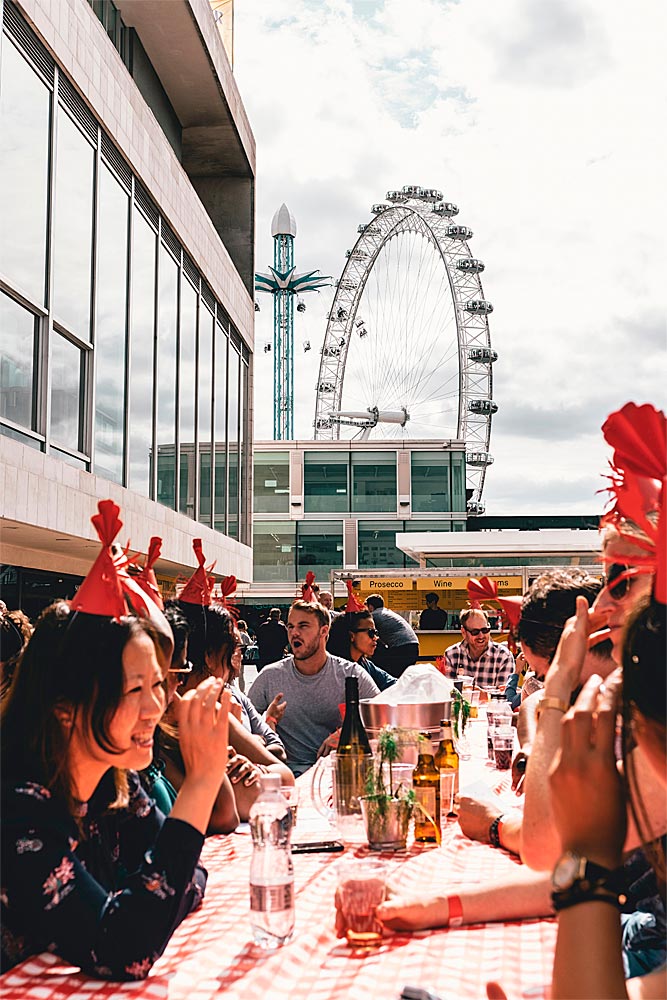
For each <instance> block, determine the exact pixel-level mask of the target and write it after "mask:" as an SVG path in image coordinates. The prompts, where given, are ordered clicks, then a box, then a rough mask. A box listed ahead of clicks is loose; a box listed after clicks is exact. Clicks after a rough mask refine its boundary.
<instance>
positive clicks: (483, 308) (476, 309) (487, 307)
mask: <svg viewBox="0 0 667 1000" xmlns="http://www.w3.org/2000/svg"><path fill="white" fill-rule="evenodd" d="M463 308H464V309H465V310H466V312H469V313H475V314H476V315H481V316H488V315H489V313H492V312H493V306H492V305H491V303H490V302H487V301H486V299H468V301H467V302H466V304H465V306H464V307H463Z"/></svg>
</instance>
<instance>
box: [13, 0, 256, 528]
mask: <svg viewBox="0 0 667 1000" xmlns="http://www.w3.org/2000/svg"><path fill="white" fill-rule="evenodd" d="M11 6H12V5H10V4H8V3H7V4H5V14H7V11H8V9H9V8H10V7H11ZM92 6H93V8H94V9H95V11H96V13H98V16H100V17H101V19H102V20H103V23H104V24H105V27H107V30H108V32H109V34H110V36H112V40H117V39H118V38H120V34H119V33H121V30H122V27H123V26H122V24H121V22H120V18H118V20H116V19H115V17H116V14H117V12H115V14H114V12H113V10H112V8H113V5H105V4H95V3H93V4H92ZM110 12H111V13H110ZM111 14H113V18H111ZM16 16H17V15H16V14H13V17H14V18H15V17H16ZM105 18H106V20H105ZM110 18H111V20H110ZM112 21H113V23H112ZM14 23H16V22H14ZM3 28H4V36H3V43H2V75H1V79H0V135H1V136H2V145H3V157H2V163H1V166H0V217H1V218H2V220H3V221H2V226H3V235H4V238H3V239H2V240H0V283H1V290H0V322H1V324H2V338H1V340H0V433H3V434H7V435H9V436H11V437H13V438H17V439H19V440H21V441H23V442H24V443H26V444H30V445H31V446H32V447H37V448H39V449H41V450H42V451H44V452H47V453H50V454H56V455H57V456H58V457H60V458H62V459H63V460H64V461H67V462H69V463H71V464H74V465H76V466H77V467H78V468H81V469H84V470H87V471H89V472H94V473H96V474H98V475H100V476H102V477H103V478H104V479H107V480H110V481H113V482H115V483H118V484H119V485H123V486H127V487H129V488H130V489H132V490H134V491H136V492H138V493H140V494H142V495H143V496H145V497H147V498H149V499H151V500H157V501H159V502H160V503H162V504H164V505H165V506H166V507H169V508H171V509H172V510H177V511H180V512H181V513H182V514H185V515H187V516H188V517H190V518H193V519H195V520H200V521H201V522H202V523H204V524H207V525H211V522H212V520H213V526H214V527H215V528H216V529H218V530H219V531H222V532H224V533H226V534H229V535H230V536H232V537H233V538H238V539H240V540H241V541H244V542H249V541H250V539H249V537H247V536H248V531H247V529H246V525H247V523H248V519H247V518H246V517H244V514H245V512H246V511H247V506H248V501H247V497H246V490H245V482H246V479H247V476H246V474H245V470H246V469H247V464H248V458H249V455H248V448H249V441H250V435H249V427H248V380H249V364H250V356H249V352H248V349H247V347H246V346H245V344H243V342H242V340H241V338H240V336H239V335H238V333H237V331H236V330H234V328H233V327H232V325H231V323H230V320H229V318H228V316H227V314H226V312H225V310H224V309H223V307H222V306H221V304H220V303H219V302H217V301H216V299H215V297H214V296H213V294H212V292H211V289H210V288H209V287H208V285H207V284H206V282H205V280H204V279H203V277H202V276H201V274H200V273H199V272H198V270H197V268H196V267H195V266H194V265H193V263H192V261H191V260H190V259H189V257H188V255H187V252H186V250H185V249H184V247H183V246H182V245H181V244H180V242H179V241H178V239H177V238H176V237H175V235H174V233H173V232H172V231H171V229H170V228H169V226H168V224H167V222H166V220H165V219H164V218H163V216H162V215H161V213H160V210H159V208H158V207H157V206H156V205H155V203H154V202H153V201H152V199H151V198H150V197H149V195H148V193H147V192H146V191H145V190H144V189H143V188H142V186H141V184H140V183H139V181H138V179H137V178H136V177H135V176H134V175H133V173H132V171H131V169H130V167H129V166H128V164H127V162H126V161H125V159H124V158H123V157H122V156H121V155H120V153H119V151H118V150H117V149H116V147H115V146H114V145H113V144H112V142H111V140H110V138H109V136H108V135H107V134H106V133H105V132H104V130H103V129H102V128H101V126H100V125H99V123H98V121H97V120H96V119H95V117H94V116H93V115H92V113H91V111H90V109H89V107H88V105H87V104H85V102H84V101H83V100H82V99H81V98H80V97H79V95H78V93H77V91H76V90H75V89H74V87H73V86H72V83H71V82H70V80H69V79H68V77H67V76H66V75H65V74H64V72H63V71H62V69H61V68H60V67H59V66H58V65H57V64H56V63H54V61H53V60H52V58H51V56H50V54H49V53H48V52H47V50H46V49H45V48H44V47H43V46H42V45H41V43H40V42H39V40H38V39H37V38H36V36H35V38H34V39H32V37H31V31H30V29H29V28H28V27H27V25H24V26H23V28H22V30H21V31H20V32H17V31H15V30H13V28H12V20H11V18H8V17H7V16H5V18H4V19H3ZM26 38H28V39H29V43H26V42H25V39H26ZM10 234H11V236H10ZM211 455H214V456H215V469H214V474H213V475H212V470H211ZM155 456H157V461H155V460H154V458H155ZM195 456H198V459H199V460H198V461H196V460H195ZM212 512H215V516H214V518H212Z"/></svg>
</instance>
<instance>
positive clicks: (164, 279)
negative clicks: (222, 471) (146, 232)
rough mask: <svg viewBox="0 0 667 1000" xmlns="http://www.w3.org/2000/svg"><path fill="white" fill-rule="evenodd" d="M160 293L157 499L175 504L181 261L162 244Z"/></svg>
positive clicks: (169, 505)
mask: <svg viewBox="0 0 667 1000" xmlns="http://www.w3.org/2000/svg"><path fill="white" fill-rule="evenodd" d="M159 274H160V293H159V300H158V301H159V306H158V338H157V357H158V360H157V383H156V384H157V386H158V391H157V453H158V463H157V477H158V484H157V499H158V500H159V501H160V503H162V504H164V505H165V507H171V508H172V509H173V508H174V507H175V505H176V331H177V325H178V264H177V263H176V261H175V260H174V258H173V257H172V256H171V254H170V253H169V251H168V250H167V249H166V247H165V246H164V245H161V246H160V271H159Z"/></svg>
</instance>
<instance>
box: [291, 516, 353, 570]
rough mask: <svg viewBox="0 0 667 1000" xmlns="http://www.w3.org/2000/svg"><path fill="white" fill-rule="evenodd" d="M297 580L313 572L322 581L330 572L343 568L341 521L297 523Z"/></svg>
mask: <svg viewBox="0 0 667 1000" xmlns="http://www.w3.org/2000/svg"><path fill="white" fill-rule="evenodd" d="M296 552H297V556H296V572H297V579H298V580H303V579H304V578H305V575H306V573H307V572H308V570H312V571H313V573H314V574H315V576H316V577H318V578H319V579H320V580H323V579H324V580H326V579H327V578H328V576H329V571H330V570H332V569H342V568H343V524H342V522H341V521H298V522H297V550H296Z"/></svg>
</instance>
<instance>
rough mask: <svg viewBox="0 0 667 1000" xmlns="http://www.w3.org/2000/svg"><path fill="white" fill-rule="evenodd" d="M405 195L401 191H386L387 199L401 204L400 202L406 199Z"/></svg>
mask: <svg viewBox="0 0 667 1000" xmlns="http://www.w3.org/2000/svg"><path fill="white" fill-rule="evenodd" d="M407 200H408V199H407V196H406V195H404V194H403V192H402V191H387V201H393V202H395V203H396V204H402V202H404V201H407Z"/></svg>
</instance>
